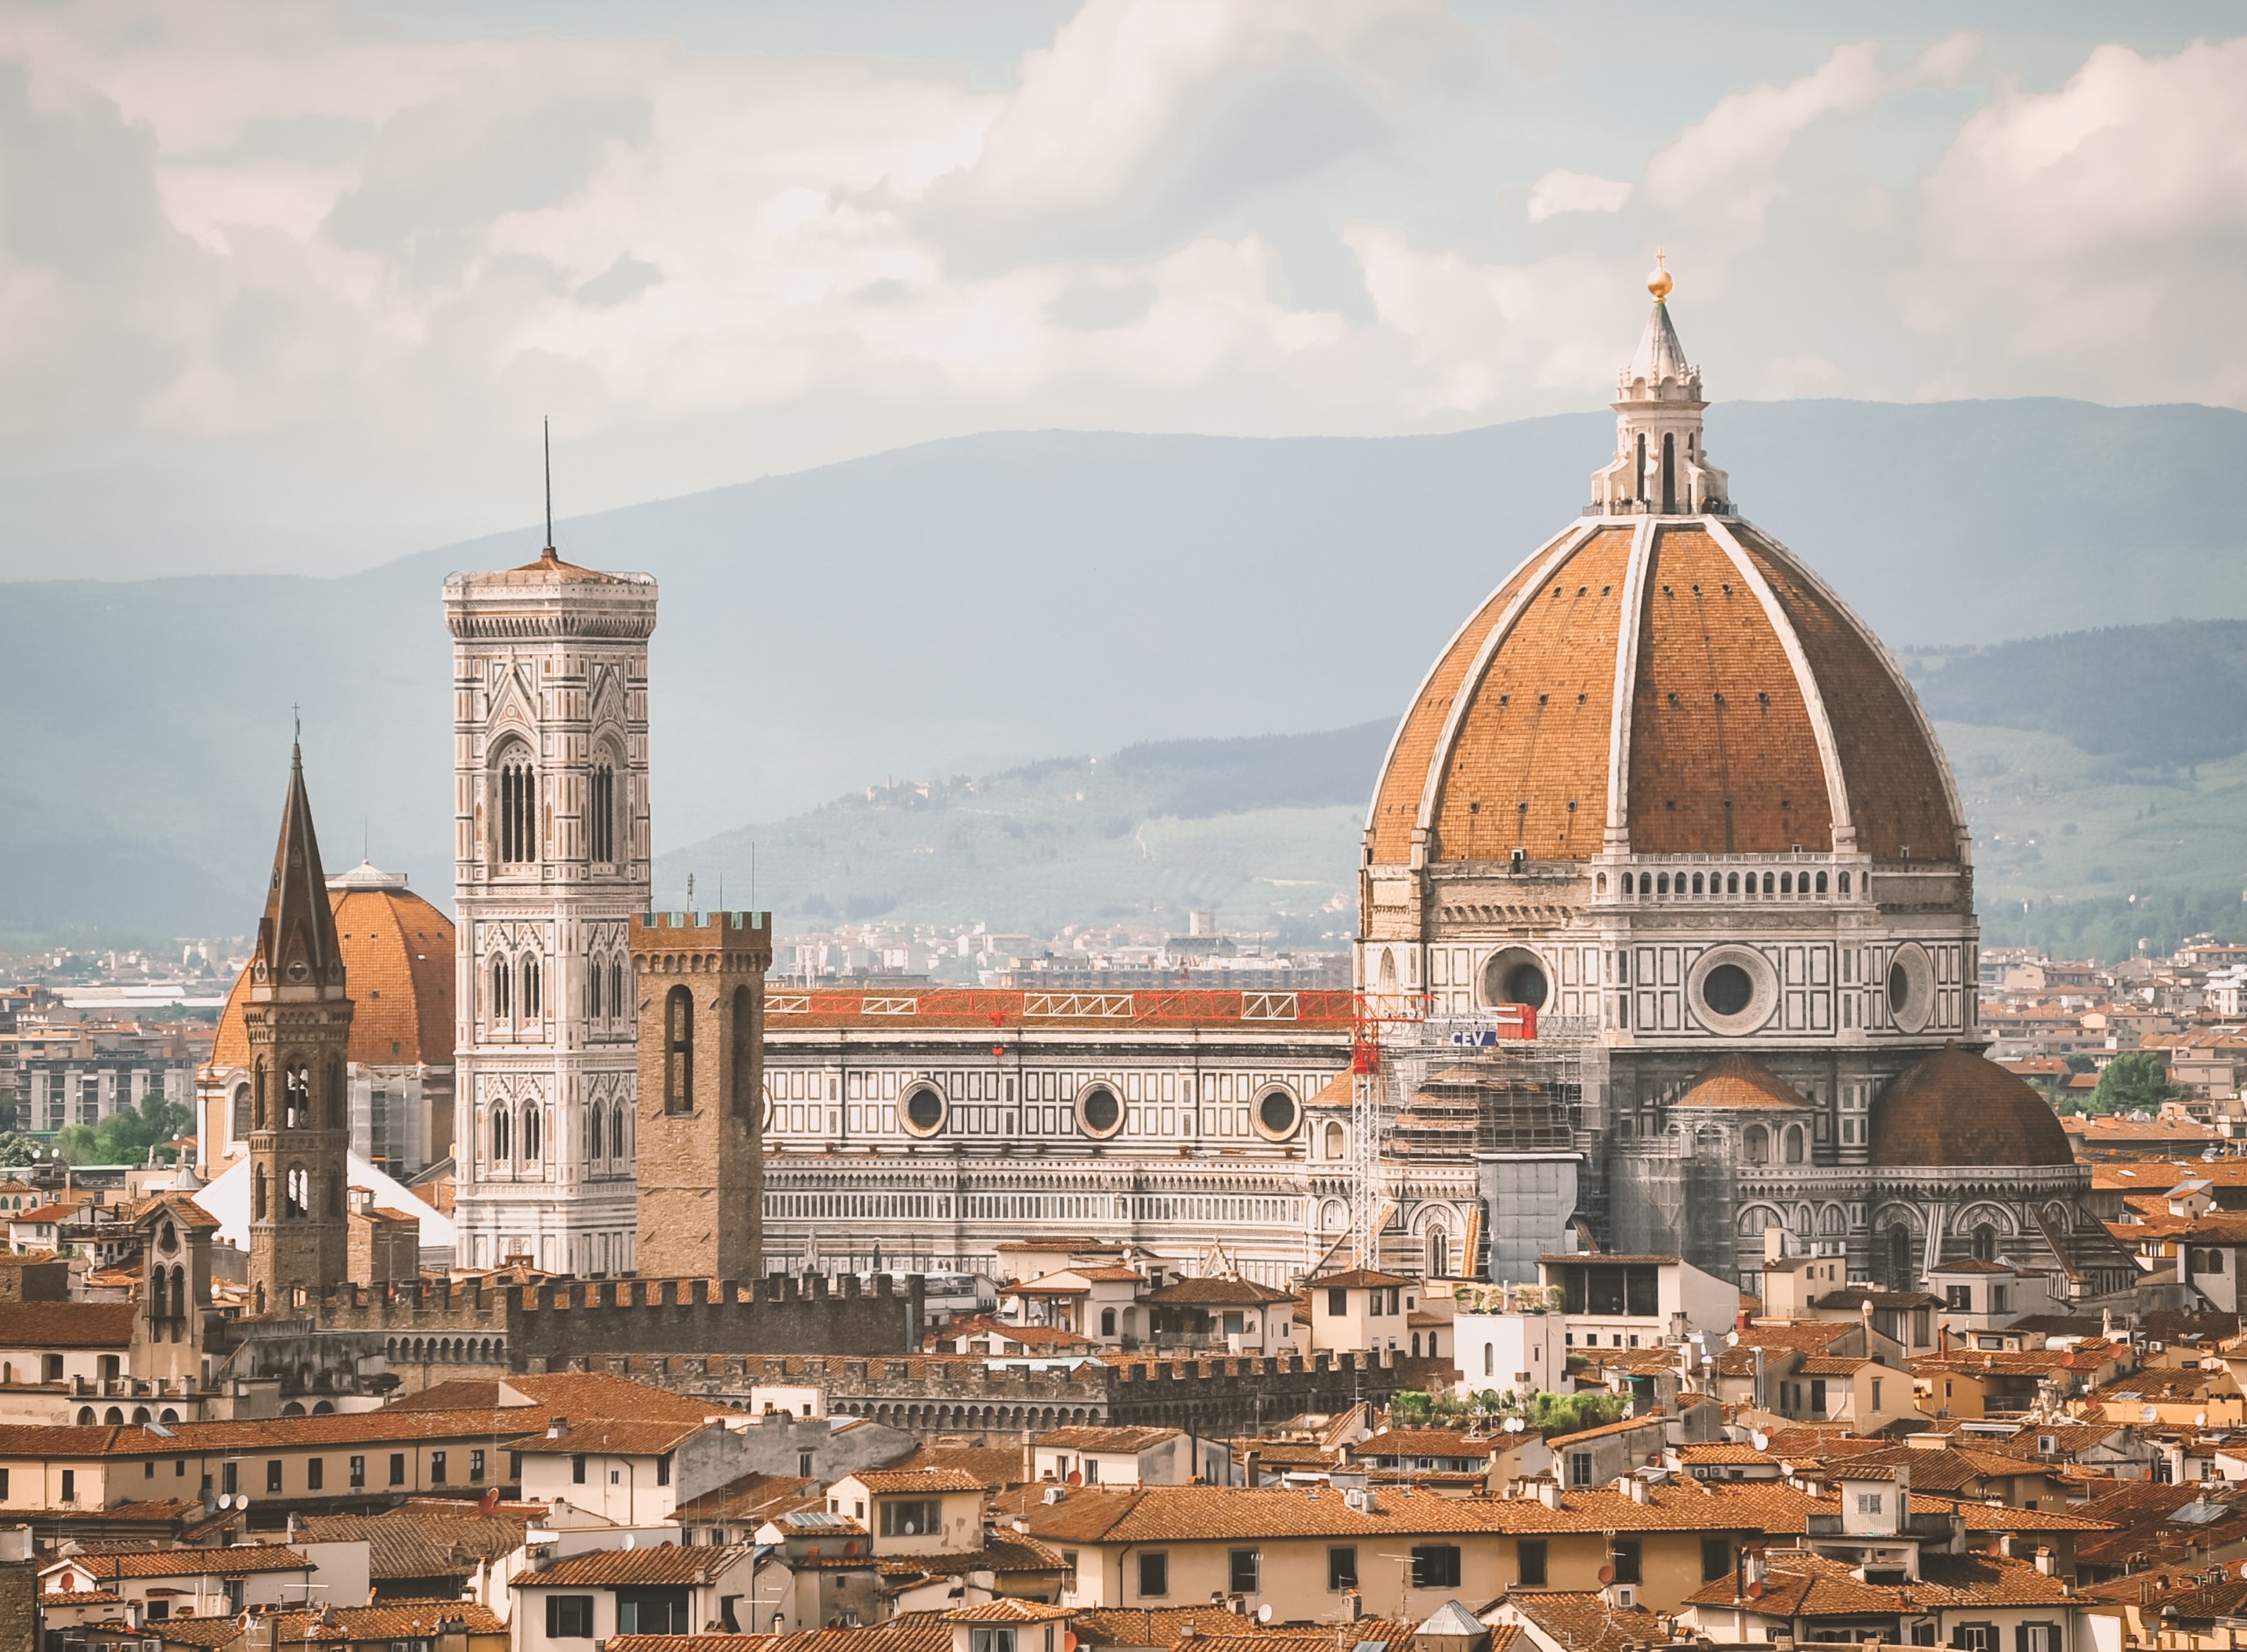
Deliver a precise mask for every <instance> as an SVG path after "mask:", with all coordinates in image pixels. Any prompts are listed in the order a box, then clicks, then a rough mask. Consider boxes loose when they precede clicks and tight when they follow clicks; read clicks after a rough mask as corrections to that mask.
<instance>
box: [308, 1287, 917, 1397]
mask: <svg viewBox="0 0 2247 1652" xmlns="http://www.w3.org/2000/svg"><path fill="white" fill-rule="evenodd" d="M923 1294H924V1293H923V1282H922V1280H921V1277H920V1276H919V1274H917V1273H916V1274H909V1275H907V1276H906V1277H905V1278H904V1279H902V1280H893V1279H891V1276H889V1275H888V1274H885V1273H884V1274H877V1275H876V1276H875V1278H874V1281H873V1287H872V1288H871V1290H866V1289H862V1288H861V1287H860V1285H859V1281H858V1280H857V1277H856V1276H854V1275H845V1276H844V1277H843V1279H842V1280H840V1281H839V1287H838V1288H830V1286H829V1283H828V1281H827V1280H826V1278H825V1277H824V1276H823V1275H819V1274H811V1275H809V1276H807V1277H805V1278H804V1279H803V1280H793V1279H784V1278H781V1277H779V1276H776V1275H775V1276H773V1277H769V1278H766V1279H762V1280H757V1281H756V1282H755V1284H754V1286H749V1285H743V1284H741V1283H739V1282H737V1281H735V1280H717V1281H712V1280H700V1279H697V1280H570V1281H567V1282H564V1283H562V1284H556V1285H508V1286H505V1287H500V1288H496V1289H488V1288H486V1287H485V1284H484V1282H483V1281H482V1280H467V1281H463V1282H461V1283H456V1284H447V1283H437V1284H429V1283H424V1284H420V1285H416V1286H407V1287H393V1288H385V1289H369V1288H362V1287H359V1286H356V1285H354V1286H348V1287H343V1288H341V1289H338V1290H334V1291H331V1292H329V1293H328V1294H325V1295H324V1296H323V1297H322V1299H321V1300H320V1304H319V1320H318V1322H319V1327H320V1329H321V1330H322V1331H324V1332H338V1331H356V1332H366V1333H372V1334H373V1335H378V1336H379V1337H380V1338H381V1339H382V1343H383V1350H384V1352H385V1354H386V1356H387V1358H388V1359H389V1361H390V1363H391V1366H392V1368H393V1370H396V1371H397V1372H398V1373H399V1374H400V1376H402V1377H405V1378H406V1382H407V1385H408V1386H409V1387H420V1386H422V1385H423V1382H422V1379H424V1378H426V1379H427V1381H431V1382H441V1381H444V1380H446V1379H447V1378H451V1377H461V1376H506V1375H507V1374H508V1373H509V1372H511V1371H522V1372H536V1371H549V1370H563V1369H570V1367H571V1366H572V1364H573V1363H577V1362H585V1361H590V1360H595V1359H601V1358H605V1357H608V1356H611V1355H629V1354H632V1352H634V1351H635V1350H639V1349H643V1348H691V1349H693V1350H694V1351H695V1352H696V1353H697V1354H699V1355H751V1354H778V1353H782V1352H783V1351H785V1352H788V1353H793V1354H806V1353H816V1354H858V1355H873V1354H891V1353H901V1352H903V1351H904V1350H905V1349H908V1348H912V1347H914V1346H916V1345H917V1344H918V1343H919V1341H920V1335H921V1328H922V1325H923V1323H924V1307H923Z"/></svg>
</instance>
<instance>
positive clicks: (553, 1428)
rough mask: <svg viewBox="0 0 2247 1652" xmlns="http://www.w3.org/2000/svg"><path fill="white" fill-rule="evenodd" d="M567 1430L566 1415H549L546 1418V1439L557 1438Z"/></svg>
mask: <svg viewBox="0 0 2247 1652" xmlns="http://www.w3.org/2000/svg"><path fill="white" fill-rule="evenodd" d="M569 1431H570V1419H569V1418H568V1417H566V1416H550V1417H548V1418H547V1419H546V1437H547V1438H548V1439H550V1440H558V1439H560V1438H561V1437H563V1435H564V1434H567V1433H568V1432H569Z"/></svg>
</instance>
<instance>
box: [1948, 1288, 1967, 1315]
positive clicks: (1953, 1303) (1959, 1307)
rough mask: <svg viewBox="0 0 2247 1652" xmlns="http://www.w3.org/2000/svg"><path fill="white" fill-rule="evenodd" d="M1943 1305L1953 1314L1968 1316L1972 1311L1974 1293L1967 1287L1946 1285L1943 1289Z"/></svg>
mask: <svg viewBox="0 0 2247 1652" xmlns="http://www.w3.org/2000/svg"><path fill="white" fill-rule="evenodd" d="M1943 1306H1944V1307H1947V1308H1949V1309H1950V1311H1951V1312H1952V1313H1954V1314H1970V1313H1972V1312H1973V1311H1974V1293H1973V1291H1972V1289H1971V1288H1970V1287H1967V1286H1964V1285H1946V1286H1944V1287H1943Z"/></svg>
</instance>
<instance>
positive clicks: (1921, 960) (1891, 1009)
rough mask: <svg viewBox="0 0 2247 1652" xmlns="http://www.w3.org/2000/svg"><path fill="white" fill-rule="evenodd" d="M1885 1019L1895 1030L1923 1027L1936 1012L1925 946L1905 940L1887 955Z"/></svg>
mask: <svg viewBox="0 0 2247 1652" xmlns="http://www.w3.org/2000/svg"><path fill="white" fill-rule="evenodd" d="M1934 1014H1935V964H1934V960H1933V959H1929V957H1928V955H1927V949H1926V948H1925V947H1923V946H1921V945H1919V944H1918V943H1917V942H1916V941H1906V942H1905V943H1904V944H1903V945H1901V946H1899V947H1897V948H1896V949H1895V952H1891V953H1890V954H1889V955H1888V1020H1889V1021H1891V1022H1893V1023H1894V1024H1895V1027H1896V1028H1897V1030H1898V1031H1900V1032H1905V1033H1916V1032H1920V1031H1922V1030H1923V1029H1924V1028H1925V1027H1926V1026H1927V1023H1928V1022H1929V1020H1930V1019H1932V1018H1933V1016H1934Z"/></svg>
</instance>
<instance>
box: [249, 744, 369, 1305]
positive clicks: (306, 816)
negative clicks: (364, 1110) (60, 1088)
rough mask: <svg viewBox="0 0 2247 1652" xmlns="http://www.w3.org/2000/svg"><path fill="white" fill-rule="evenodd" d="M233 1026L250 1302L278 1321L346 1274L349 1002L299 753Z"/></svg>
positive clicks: (292, 761) (294, 754)
mask: <svg viewBox="0 0 2247 1652" xmlns="http://www.w3.org/2000/svg"><path fill="white" fill-rule="evenodd" d="M242 1020H243V1025H244V1028H245V1031H246V1032H247V1034H248V1039H249V1057H250V1062H249V1065H250V1102H249V1106H250V1121H249V1178H250V1181H249V1188H250V1193H249V1302H250V1311H251V1313H252V1314H288V1313H290V1312H292V1311H293V1310H295V1309H296V1308H297V1307H302V1306H303V1305H304V1303H305V1302H307V1301H309V1300H317V1299H318V1295H319V1293H320V1292H321V1291H322V1290H323V1289H324V1288H326V1287H330V1286H333V1285H338V1284H340V1283H342V1282H343V1280H345V1278H346V1277H347V1276H348V1274H349V1255H348V1234H349V1226H348V1217H347V1212H346V1209H345V1188H346V1184H347V1181H348V1178H347V1176H346V1170H347V1164H346V1153H347V1150H348V1143H349V1140H350V1117H349V1115H348V1112H347V1110H346V1109H348V1108H349V1106H350V1096H349V1092H348V1090H347V1089H346V1087H345V1068H344V1060H345V1047H346V1046H347V1045H348V1043H349V1042H350V1040H351V1024H352V1000H351V999H350V998H349V997H348V996H347V995H346V993H345V984H344V964H343V955H342V953H341V952H340V951H339V950H338V947H337V945H336V925H335V918H334V917H333V916H332V914H331V912H330V911H329V907H328V884H327V877H326V875H325V874H324V872H323V871H322V870H321V867H320V845H319V841H318V838H317V837H315V836H314V835H313V832H312V805H311V801H310V799H308V798H307V797H306V796H305V795H304V752H303V749H302V747H297V748H294V749H292V750H291V751H290V756H289V795H288V800H287V802H284V803H283V806H282V810H281V841H280V843H279V844H278V845H277V847H276V848H275V850H274V851H273V877H272V881H271V883H270V884H269V885H268V887H267V889H266V891H265V915H264V916H263V918H260V919H258V923H257V950H256V955H255V956H254V957H253V958H252V959H251V960H250V966H249V1001H248V1003H247V1004H246V1005H245V1006H244V1007H243V1011H242Z"/></svg>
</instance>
